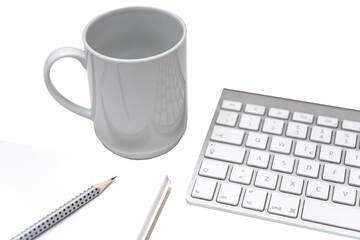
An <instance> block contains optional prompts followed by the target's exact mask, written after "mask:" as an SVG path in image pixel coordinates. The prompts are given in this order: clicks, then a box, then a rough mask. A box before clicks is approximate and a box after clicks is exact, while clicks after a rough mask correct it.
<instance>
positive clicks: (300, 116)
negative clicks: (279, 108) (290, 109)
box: [292, 112, 314, 123]
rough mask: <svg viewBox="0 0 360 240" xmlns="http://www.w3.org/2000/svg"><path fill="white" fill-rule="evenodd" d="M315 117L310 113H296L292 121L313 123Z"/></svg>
mask: <svg viewBox="0 0 360 240" xmlns="http://www.w3.org/2000/svg"><path fill="white" fill-rule="evenodd" d="M313 119H314V116H313V115H312V114H308V113H301V112H294V113H293V117H292V120H294V121H296V122H303V123H312V122H313Z"/></svg>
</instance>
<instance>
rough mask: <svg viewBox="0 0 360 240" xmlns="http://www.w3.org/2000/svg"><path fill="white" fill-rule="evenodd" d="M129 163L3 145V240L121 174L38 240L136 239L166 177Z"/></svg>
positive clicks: (0, 235) (0, 221) (0, 217)
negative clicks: (91, 199) (99, 193)
mask: <svg viewBox="0 0 360 240" xmlns="http://www.w3.org/2000/svg"><path fill="white" fill-rule="evenodd" d="M125 161H130V160H124V159H116V160H114V159H112V160H104V159H91V158H80V157H73V156H70V155H66V154H59V153H54V152H50V151H45V150H39V149H36V148H32V147H27V146H22V145H17V144H12V143H4V142H0V182H1V183H2V187H1V197H0V212H1V214H0V226H5V227H2V230H1V231H0V239H10V238H12V237H14V236H15V235H17V234H18V233H20V232H21V231H23V230H25V229H26V228H27V227H29V226H30V225H32V224H34V223H35V222H37V221H38V220H40V219H41V218H43V217H45V216H46V215H47V214H49V213H50V212H52V211H54V210H55V209H57V208H58V207H60V206H61V205H63V204H65V203H66V202H67V201H69V200H71V199H72V198H74V197H75V196H77V195H78V194H80V193H81V192H83V191H85V190H86V189H87V188H89V187H90V186H92V185H94V184H97V183H99V182H102V181H104V180H106V179H109V178H112V177H114V176H116V175H117V179H116V180H115V181H114V182H113V183H112V184H111V185H110V186H109V187H108V188H107V189H106V190H105V191H104V192H103V193H102V194H101V195H99V196H98V197H97V198H96V199H94V200H93V201H91V202H89V203H88V204H86V205H85V206H83V207H82V208H81V209H79V210H78V211H76V212H74V213H73V214H71V215H70V216H68V217H67V218H65V219H64V220H63V221H61V222H60V223H58V224H57V225H56V226H54V227H52V228H50V229H49V230H47V231H46V232H44V233H43V234H41V235H40V236H39V237H38V239H52V240H56V239H137V238H138V235H139V232H140V231H141V229H142V227H143V224H144V222H145V221H146V219H147V217H148V214H149V211H151V209H152V205H153V203H154V200H155V199H156V197H157V194H158V192H159V189H160V187H161V185H162V183H163V180H164V177H165V173H164V175H161V176H154V175H151V173H149V172H147V170H146V169H142V168H141V166H142V165H141V164H140V163H138V162H136V161H133V162H125Z"/></svg>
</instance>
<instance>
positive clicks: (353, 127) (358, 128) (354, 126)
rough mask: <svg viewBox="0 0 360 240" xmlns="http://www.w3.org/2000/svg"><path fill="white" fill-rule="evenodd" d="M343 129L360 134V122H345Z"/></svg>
mask: <svg viewBox="0 0 360 240" xmlns="http://www.w3.org/2000/svg"><path fill="white" fill-rule="evenodd" d="M342 129H345V130H350V131H355V132H360V122H354V121H348V120H344V121H343V123H342Z"/></svg>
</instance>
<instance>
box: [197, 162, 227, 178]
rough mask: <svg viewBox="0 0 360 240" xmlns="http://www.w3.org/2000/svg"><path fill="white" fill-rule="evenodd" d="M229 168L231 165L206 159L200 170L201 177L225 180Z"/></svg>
mask: <svg viewBox="0 0 360 240" xmlns="http://www.w3.org/2000/svg"><path fill="white" fill-rule="evenodd" d="M228 168H229V165H228V164H227V163H225V162H219V161H214V160H209V159H204V160H203V162H202V164H201V167H200V170H199V175H201V176H205V177H211V178H216V179H222V180H224V179H225V177H226V173H227V171H228Z"/></svg>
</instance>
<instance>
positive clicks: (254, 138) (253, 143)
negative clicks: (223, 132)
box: [246, 132, 268, 149]
mask: <svg viewBox="0 0 360 240" xmlns="http://www.w3.org/2000/svg"><path fill="white" fill-rule="evenodd" d="M267 141H268V136H267V135H265V134H261V133H255V132H250V133H249V135H248V138H247V141H246V146H247V147H252V148H257V149H265V148H266V144H267Z"/></svg>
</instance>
